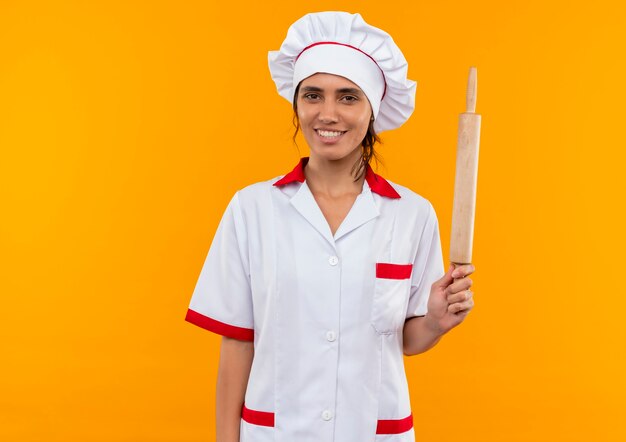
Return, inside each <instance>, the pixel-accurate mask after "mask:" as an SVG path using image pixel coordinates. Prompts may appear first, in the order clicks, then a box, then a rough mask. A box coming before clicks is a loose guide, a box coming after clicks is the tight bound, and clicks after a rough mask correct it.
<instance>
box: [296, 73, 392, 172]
mask: <svg viewBox="0 0 626 442" xmlns="http://www.w3.org/2000/svg"><path fill="white" fill-rule="evenodd" d="M299 90H300V85H299V84H298V87H296V92H295V94H294V97H293V120H292V122H293V125H294V127H295V128H296V131H295V132H294V134H293V138H292V139H293V144H295V145H296V147H298V143H296V136H297V135H298V131H299V130H300V120H299V119H298V91H299ZM376 143H379V144H383V142H382V140H381V139H380V137H379V136H378V135H377V134H376V132H375V131H374V120H372V119H370V122H369V126H368V127H367V133H366V134H365V137H364V138H363V141H361V147H362V148H363V149H362V155H361V158H359V160H358V161H357V162H356V163H354V166H352V170H351V172H354V170H355V169H356V170H357V171H358V173H357V176H356V178H355V179H354V181H358V180H359V178H361V176H363V174H364V173H365V165H366V164H370V161H371V160H372V158H373V159H374V160H375V161H376V166H378V163H382V162H383V161H382V159H381V157H380V154H379V153H378V152H377V151H376V149H374V145H375V144H376Z"/></svg>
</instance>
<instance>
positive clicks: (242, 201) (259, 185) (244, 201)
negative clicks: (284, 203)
mask: <svg viewBox="0 0 626 442" xmlns="http://www.w3.org/2000/svg"><path fill="white" fill-rule="evenodd" d="M280 177H281V175H279V176H276V177H274V178H271V179H269V180H264V181H258V182H255V183H251V184H248V185H247V186H245V187H243V188H241V189H239V190H237V191H236V192H235V195H234V196H233V199H236V200H237V203H238V204H239V205H240V206H241V207H242V208H250V207H254V206H258V205H259V204H263V203H266V202H267V201H268V198H270V196H271V192H272V189H275V186H274V183H275V182H276V181H278V180H279V179H280Z"/></svg>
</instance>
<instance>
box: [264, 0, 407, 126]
mask: <svg viewBox="0 0 626 442" xmlns="http://www.w3.org/2000/svg"><path fill="white" fill-rule="evenodd" d="M268 60H269V68H270V74H271V76H272V79H273V80H274V82H275V83H276V87H277V89H278V93H279V94H280V96H282V97H284V98H286V99H287V100H288V101H289V102H290V103H292V102H293V99H294V94H295V91H296V88H297V86H298V84H299V83H300V81H302V80H304V79H305V78H307V77H309V76H311V75H313V74H315V73H317V72H324V73H328V74H335V75H340V76H342V77H345V78H347V79H349V80H350V81H352V82H353V83H355V84H356V85H357V86H359V87H360V88H361V90H363V92H364V93H365V95H366V96H367V98H368V99H369V102H370V104H371V106H372V111H373V114H374V118H375V121H374V130H375V131H376V133H379V132H382V131H385V130H389V129H395V128H397V127H400V126H401V125H402V124H403V123H404V122H405V121H406V120H408V118H409V117H410V116H411V114H412V113H413V109H414V107H415V88H416V86H417V83H416V82H415V81H412V80H409V79H408V78H407V70H408V63H407V61H406V59H405V58H404V55H402V52H401V51H400V48H398V46H397V45H396V44H395V42H394V41H393V39H392V38H391V36H390V35H389V34H387V33H386V32H385V31H383V30H381V29H378V28H375V27H374V26H371V25H368V24H367V23H365V21H364V20H363V18H362V17H361V15H360V14H350V13H348V12H338V11H327V12H315V13H310V14H307V15H305V16H304V17H302V18H300V19H299V20H297V21H296V22H295V23H293V24H292V25H291V26H290V27H289V30H288V31H287V37H286V38H285V41H283V44H282V45H281V47H280V49H279V50H278V51H270V52H269V53H268Z"/></svg>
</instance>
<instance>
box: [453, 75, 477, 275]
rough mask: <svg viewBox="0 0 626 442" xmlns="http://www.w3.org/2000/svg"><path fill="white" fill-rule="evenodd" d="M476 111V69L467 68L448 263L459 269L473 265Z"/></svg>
mask: <svg viewBox="0 0 626 442" xmlns="http://www.w3.org/2000/svg"><path fill="white" fill-rule="evenodd" d="M475 110H476V68H475V67H470V71H469V79H468V82H467V109H466V111H465V112H464V113H462V114H461V115H460V116H459V133H458V141H457V152H456V176H455V179H454V204H453V207H452V231H451V235H450V261H451V262H452V264H454V265H455V267H456V266H459V265H461V264H469V263H471V262H472V242H473V237H474V215H475V212H476V181H477V177H478V146H479V144H480V114H476V113H475Z"/></svg>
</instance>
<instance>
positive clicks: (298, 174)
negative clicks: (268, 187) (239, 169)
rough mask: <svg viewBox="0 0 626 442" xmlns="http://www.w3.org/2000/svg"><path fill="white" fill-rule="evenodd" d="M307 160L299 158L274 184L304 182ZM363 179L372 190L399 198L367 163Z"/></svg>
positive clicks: (306, 158)
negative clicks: (291, 168)
mask: <svg viewBox="0 0 626 442" xmlns="http://www.w3.org/2000/svg"><path fill="white" fill-rule="evenodd" d="M308 162H309V157H302V158H300V162H299V163H298V164H297V165H296V167H294V168H293V170H292V171H291V172H289V173H288V174H287V175H285V176H284V177H282V178H281V179H279V180H278V181H276V182H275V183H274V186H282V185H284V184H289V183H292V182H294V181H299V182H301V183H303V182H304V180H305V176H304V166H306V163H308ZM365 181H367V184H368V185H369V186H370V189H371V190H372V192H375V193H377V194H379V195H382V196H386V197H388V198H400V194H399V193H398V192H396V190H395V189H394V188H393V187H392V186H391V184H389V182H388V181H387V180H386V179H384V178H383V177H382V176H380V175H377V174H376V173H374V171H373V170H372V168H371V167H370V165H369V164H367V166H366V170H365Z"/></svg>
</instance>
